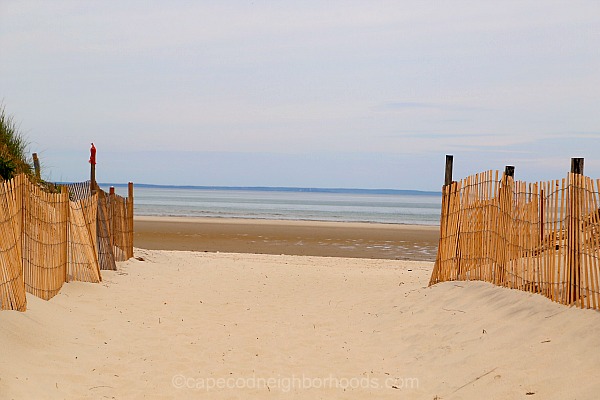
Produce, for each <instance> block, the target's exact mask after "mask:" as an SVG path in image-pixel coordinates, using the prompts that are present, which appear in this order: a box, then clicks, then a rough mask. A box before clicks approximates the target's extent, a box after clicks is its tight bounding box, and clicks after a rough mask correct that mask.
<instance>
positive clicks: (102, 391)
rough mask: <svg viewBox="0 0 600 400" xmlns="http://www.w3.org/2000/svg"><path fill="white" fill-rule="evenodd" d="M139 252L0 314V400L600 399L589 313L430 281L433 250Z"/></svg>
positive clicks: (480, 286) (599, 335)
mask: <svg viewBox="0 0 600 400" xmlns="http://www.w3.org/2000/svg"><path fill="white" fill-rule="evenodd" d="M135 254H136V257H138V258H139V259H131V260H129V261H126V262H121V263H118V271H103V273H102V276H103V278H104V281H103V282H102V283H100V284H87V283H79V282H72V283H68V284H65V286H64V287H63V289H62V290H61V291H60V293H59V294H58V295H57V296H56V297H54V298H53V299H51V300H50V301H44V300H41V299H38V298H35V297H33V296H28V310H27V311H26V312H24V313H19V312H14V311H2V312H0V347H1V348H2V363H0V398H7V399H10V398H14V399H33V398H44V399H65V398H66V399H75V398H77V399H100V398H115V399H138V398H145V399H166V398H181V399H197V398H205V399H238V398H239V399H285V398H293V399H311V400H312V399H374V398H377V399H430V400H433V399H444V400H446V399H578V400H581V399H596V398H598V397H599V396H600V381H599V380H598V373H599V372H600V352H599V351H598V348H600V313H598V312H596V311H590V310H579V309H574V308H568V307H565V306H561V305H559V304H556V303H552V302H551V301H549V300H548V299H546V298H543V297H542V296H539V295H532V294H529V293H525V292H520V291H516V290H509V289H505V288H499V287H495V286H493V285H490V284H486V283H481V282H447V283H442V284H438V285H436V286H433V287H427V282H428V280H429V276H430V273H431V269H432V266H433V264H432V263H431V262H422V261H395V260H385V259H359V258H336V257H313V256H290V255H258V254H240V253H205V252H185V251H158V250H143V249H136V250H135ZM142 259H143V261H142Z"/></svg>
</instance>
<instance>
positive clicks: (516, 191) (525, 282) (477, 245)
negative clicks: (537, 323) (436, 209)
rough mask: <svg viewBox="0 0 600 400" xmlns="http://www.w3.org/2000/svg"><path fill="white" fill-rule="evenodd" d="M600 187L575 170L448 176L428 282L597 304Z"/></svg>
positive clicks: (599, 297)
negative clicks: (473, 283) (533, 179)
mask: <svg viewBox="0 0 600 400" xmlns="http://www.w3.org/2000/svg"><path fill="white" fill-rule="evenodd" d="M450 168H451V167H450ZM450 181H451V179H450ZM599 187H600V180H593V179H591V178H589V177H586V176H584V175H582V174H578V173H569V174H568V176H567V177H566V178H565V179H562V180H552V181H548V182H538V183H525V182H519V181H517V182H515V181H514V180H513V177H512V176H511V175H510V174H507V173H506V172H505V173H504V174H502V175H501V174H500V173H499V172H498V171H495V172H494V171H487V172H483V173H479V174H476V175H472V176H469V177H467V178H465V179H462V180H461V181H459V182H448V179H447V184H446V185H445V186H444V187H443V193H442V210H441V218H440V241H439V247H438V254H437V258H436V262H435V266H434V269H433V273H432V275H431V280H430V285H432V284H435V283H438V282H443V281H451V280H482V281H486V282H490V283H493V284H496V285H499V286H505V287H508V288H514V289H520V290H524V291H528V292H532V293H539V294H542V295H543V296H546V297H548V298H549V299H551V300H553V301H556V302H559V303H562V304H568V305H576V306H578V307H582V308H593V309H600V289H599V288H600V279H599V274H600V196H599V192H598V190H599Z"/></svg>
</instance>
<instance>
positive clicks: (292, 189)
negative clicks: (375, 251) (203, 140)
mask: <svg viewBox="0 0 600 400" xmlns="http://www.w3.org/2000/svg"><path fill="white" fill-rule="evenodd" d="M62 183H64V182H61V184H62ZM99 185H100V186H114V187H127V183H99ZM135 186H136V187H140V188H148V189H152V188H156V189H192V190H237V191H255V192H297V193H311V192H312V193H348V194H392V195H407V196H419V195H423V196H441V195H442V192H436V191H426V190H405V189H359V188H311V187H291V186H289V187H288V186H194V185H155V184H150V183H135Z"/></svg>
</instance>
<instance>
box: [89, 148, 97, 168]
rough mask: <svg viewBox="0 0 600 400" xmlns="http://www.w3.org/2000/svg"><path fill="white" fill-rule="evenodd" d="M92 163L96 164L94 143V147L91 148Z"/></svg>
mask: <svg viewBox="0 0 600 400" xmlns="http://www.w3.org/2000/svg"><path fill="white" fill-rule="evenodd" d="M90 164H92V165H96V146H94V143H92V148H91V149H90Z"/></svg>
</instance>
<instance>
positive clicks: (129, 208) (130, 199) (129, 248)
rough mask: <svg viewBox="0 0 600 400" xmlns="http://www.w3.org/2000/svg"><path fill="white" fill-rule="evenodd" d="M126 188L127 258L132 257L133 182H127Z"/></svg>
mask: <svg viewBox="0 0 600 400" xmlns="http://www.w3.org/2000/svg"><path fill="white" fill-rule="evenodd" d="M127 189H128V192H127V225H128V231H129V232H128V233H129V243H128V246H127V258H131V257H133V182H129V183H128V185H127Z"/></svg>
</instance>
